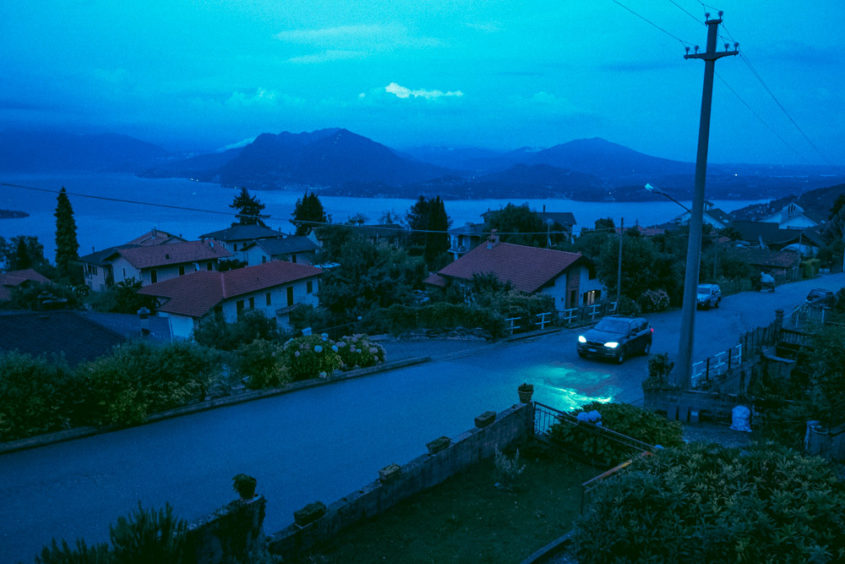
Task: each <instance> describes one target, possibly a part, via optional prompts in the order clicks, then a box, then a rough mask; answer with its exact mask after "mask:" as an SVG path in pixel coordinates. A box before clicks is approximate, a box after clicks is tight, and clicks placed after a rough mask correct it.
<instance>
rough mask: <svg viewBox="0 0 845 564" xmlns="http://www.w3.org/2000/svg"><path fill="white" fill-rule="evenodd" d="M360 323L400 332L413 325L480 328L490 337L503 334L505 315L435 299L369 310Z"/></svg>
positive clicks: (368, 329)
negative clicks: (418, 304)
mask: <svg viewBox="0 0 845 564" xmlns="http://www.w3.org/2000/svg"><path fill="white" fill-rule="evenodd" d="M359 327H361V328H362V330H364V331H366V332H367V333H371V334H372V333H383V332H388V333H391V334H393V335H399V334H401V333H404V332H406V331H411V330H414V329H433V330H443V331H445V330H450V329H457V328H459V327H464V328H466V329H474V328H480V329H483V330H484V331H486V332H487V333H488V334H489V335H490V336H491V337H494V338H495V337H502V336H504V335H505V333H506V331H505V318H504V316H503V315H502V314H500V313H499V312H497V311H494V310H493V309H490V308H484V307H480V306H469V305H466V304H451V303H448V302H436V303H432V304H426V305H424V306H406V305H400V304H394V305H392V306H390V307H388V308H380V309H374V310H371V311H370V312H369V313H368V314H367V315H366V317H365V318H364V319H363V320H362V321H361V323H360V324H359Z"/></svg>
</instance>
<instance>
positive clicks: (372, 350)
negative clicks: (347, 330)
mask: <svg viewBox="0 0 845 564" xmlns="http://www.w3.org/2000/svg"><path fill="white" fill-rule="evenodd" d="M336 346H337V353H338V354H339V355H340V360H341V361H342V363H343V364H342V367H343V368H344V369H345V370H351V369H353V368H365V367H367V366H375V365H376V364H380V363H382V362H384V347H382V346H381V345H379V344H378V343H371V342H370V340H369V338H368V337H367V336H366V335H361V334H358V335H348V336H346V337H342V338H341V339H340V340H339V341H338V342H337V344H336Z"/></svg>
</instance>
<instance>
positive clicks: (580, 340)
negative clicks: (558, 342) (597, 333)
mask: <svg viewBox="0 0 845 564" xmlns="http://www.w3.org/2000/svg"><path fill="white" fill-rule="evenodd" d="M578 342H579V343H586V342H587V339H586V338H585V337H584V335H578Z"/></svg>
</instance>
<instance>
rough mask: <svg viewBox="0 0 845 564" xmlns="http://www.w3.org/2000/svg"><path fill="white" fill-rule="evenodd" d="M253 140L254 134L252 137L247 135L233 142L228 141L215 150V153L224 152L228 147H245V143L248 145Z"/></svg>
mask: <svg viewBox="0 0 845 564" xmlns="http://www.w3.org/2000/svg"><path fill="white" fill-rule="evenodd" d="M253 141H255V137H254V136H253V137H247V138H246V139H241V140H240V141H236V142H235V143H230V144H228V145H225V146H223V147H220V148H219V149H217V150H216V151H215V152H216V153H224V152H226V151H228V150H229V149H240V148H241V147H246V146H247V145H249V144H250V143H252V142H253Z"/></svg>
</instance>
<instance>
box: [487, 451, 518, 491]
mask: <svg viewBox="0 0 845 564" xmlns="http://www.w3.org/2000/svg"><path fill="white" fill-rule="evenodd" d="M494 464H495V465H496V477H497V478H498V479H499V483H498V485H499V486H500V487H502V488H504V489H511V488H513V487H514V486H516V484H517V481H518V480H519V476H520V475H521V474H522V473H523V472H524V471H525V464H523V465H521V466H520V464H519V449H516V452H515V453H514V455H513V457H508V455H506V454H504V453H503V452H502V451H500V450H499V449H498V448H496V455H495V459H494Z"/></svg>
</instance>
